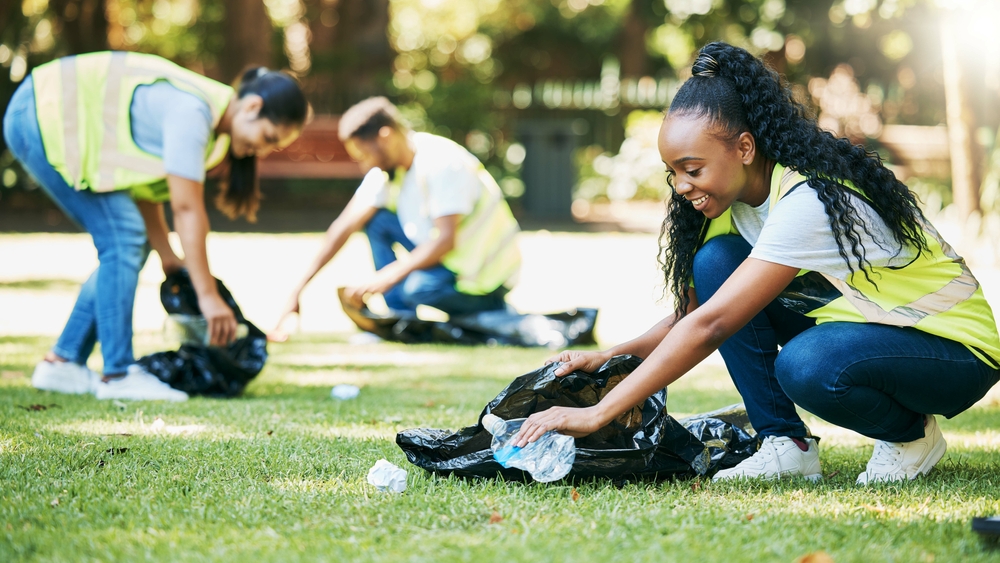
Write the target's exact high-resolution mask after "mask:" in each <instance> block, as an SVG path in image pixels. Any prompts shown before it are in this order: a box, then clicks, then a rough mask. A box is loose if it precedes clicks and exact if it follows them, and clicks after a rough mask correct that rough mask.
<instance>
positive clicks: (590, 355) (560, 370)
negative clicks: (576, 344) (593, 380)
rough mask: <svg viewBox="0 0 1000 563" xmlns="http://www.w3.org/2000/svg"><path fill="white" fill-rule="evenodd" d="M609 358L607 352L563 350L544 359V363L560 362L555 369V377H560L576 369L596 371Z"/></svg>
mask: <svg viewBox="0 0 1000 563" xmlns="http://www.w3.org/2000/svg"><path fill="white" fill-rule="evenodd" d="M610 359H611V355H610V354H608V353H607V352H580V351H577V350H565V351H563V352H562V353H560V354H558V355H556V356H553V357H551V358H549V359H547V360H545V363H546V364H551V363H553V362H562V365H561V366H559V367H557V368H556V371H555V374H556V376H557V377H562V376H564V375H569V374H571V373H573V372H574V371H576V370H580V371H585V372H587V373H593V372H595V371H597V369H598V368H600V367H601V366H603V365H604V362H606V361H608V360H610Z"/></svg>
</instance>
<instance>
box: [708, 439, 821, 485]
mask: <svg viewBox="0 0 1000 563" xmlns="http://www.w3.org/2000/svg"><path fill="white" fill-rule="evenodd" d="M803 441H804V442H805V443H807V444H809V449H808V450H807V451H802V450H801V449H800V448H799V446H798V445H797V444H796V443H795V442H794V441H793V440H792V439H791V438H789V437H787V436H767V437H765V438H764V440H763V441H761V443H760V448H759V449H758V450H757V453H755V454H753V455H752V456H750V457H748V458H747V459H744V460H743V461H742V462H740V464H739V465H737V466H736V467H732V468H730V469H723V470H722V471H719V472H718V473H716V474H715V477H713V478H712V480H713V481H723V480H726V479H756V478H762V479H780V478H782V477H805V478H806V479H808V480H810V481H818V480H820V479H822V478H823V474H822V473H821V472H820V468H819V448H818V447H817V446H816V440H814V439H812V438H803Z"/></svg>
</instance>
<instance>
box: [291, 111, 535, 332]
mask: <svg viewBox="0 0 1000 563" xmlns="http://www.w3.org/2000/svg"><path fill="white" fill-rule="evenodd" d="M338 133H339V136H340V139H341V140H342V141H343V142H344V144H345V146H346V147H347V150H348V152H349V153H350V155H351V157H352V158H354V159H355V160H356V161H358V162H359V163H360V164H361V166H362V168H363V169H366V170H367V173H366V174H365V177H364V180H362V182H361V186H360V187H359V188H358V190H357V192H356V193H355V194H354V196H353V197H352V198H351V201H350V202H349V203H348V204H347V207H346V208H345V209H344V211H343V212H342V213H341V214H340V216H339V217H337V219H336V220H335V221H334V222H333V224H331V225H330V228H329V229H328V230H327V233H326V239H325V241H324V244H323V247H322V248H321V249H320V252H319V253H318V254H317V256H316V258H315V259H314V260H313V263H312V264H311V266H310V267H309V269H308V271H307V272H306V275H305V276H304V277H303V278H302V281H301V282H300V283H299V285H298V286H297V288H296V289H295V291H294V292H293V294H292V297H291V298H290V299H289V301H288V304H287V306H286V308H285V311H284V314H283V315H282V318H284V316H287V315H288V314H290V313H294V312H298V310H299V297H300V295H301V292H302V290H303V289H304V288H305V286H306V284H308V283H309V281H310V280H311V279H312V278H313V277H314V276H315V275H316V274H317V273H318V272H319V270H320V269H322V268H323V266H324V265H326V263H327V262H329V261H330V260H331V259H332V258H333V257H334V256H335V255H336V254H337V252H338V251H339V250H340V249H341V248H342V247H343V245H344V243H345V242H346V241H347V238H348V237H349V236H350V235H351V233H354V232H355V231H359V230H362V229H363V230H364V232H365V234H366V235H367V236H368V240H369V242H370V243H371V249H372V257H373V258H374V261H375V269H376V270H377V271H376V273H375V275H374V277H373V278H371V279H370V280H369V281H368V282H367V283H365V284H362V285H359V286H357V287H351V288H348V290H347V293H346V296H347V298H348V299H349V300H350V301H351V302H352V303H353V304H355V305H356V306H360V305H361V304H363V302H364V301H365V299H366V298H367V297H368V296H369V295H372V294H375V293H379V294H382V295H383V297H384V298H385V302H386V304H387V305H388V307H389V308H390V309H392V310H393V312H394V313H395V314H400V315H408V314H414V313H415V310H416V307H417V305H429V306H431V307H434V308H437V309H440V310H441V311H444V312H445V313H448V314H449V315H465V314H471V313H477V312H481V311H492V310H497V309H503V308H505V306H506V305H505V302H504V296H505V295H506V293H507V292H508V291H509V289H510V286H511V285H512V284H513V283H514V281H515V278H516V276H517V273H518V270H519V268H520V253H519V251H518V248H517V240H516V237H517V233H518V231H519V230H520V229H519V227H518V224H517V221H516V220H515V219H514V216H513V215H512V214H511V211H510V208H509V207H508V206H507V202H506V201H504V198H503V194H502V193H501V191H500V188H499V187H498V186H497V184H496V181H495V180H494V179H493V178H492V177H491V176H490V174H489V173H488V172H487V171H486V169H485V168H484V167H483V165H482V163H480V162H479V160H478V159H477V158H476V157H475V156H473V155H472V154H471V153H470V152H469V151H467V150H465V149H464V148H463V147H461V146H460V145H458V144H457V143H455V142H453V141H451V140H449V139H446V138H444V137H439V136H436V135H431V134H429V133H415V132H412V131H410V130H409V128H408V127H407V126H406V124H405V123H404V121H403V120H402V118H401V116H400V114H399V111H398V110H397V109H396V107H395V106H393V105H392V104H391V103H390V102H389V101H388V100H387V99H386V98H383V97H377V98H369V99H367V100H364V101H362V102H360V103H358V104H357V105H355V106H353V107H351V108H350V109H348V110H347V112H345V113H344V115H343V116H342V117H341V120H340V127H339V132H338ZM397 244H398V245H399V246H402V247H403V248H404V249H406V250H407V254H405V255H404V256H397V255H396V253H395V250H394V246H395V245H397Z"/></svg>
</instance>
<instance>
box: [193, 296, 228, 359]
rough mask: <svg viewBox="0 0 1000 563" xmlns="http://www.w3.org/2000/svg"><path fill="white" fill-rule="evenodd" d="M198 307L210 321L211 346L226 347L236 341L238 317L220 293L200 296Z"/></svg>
mask: <svg viewBox="0 0 1000 563" xmlns="http://www.w3.org/2000/svg"><path fill="white" fill-rule="evenodd" d="M198 307H199V308H201V314H202V315H204V316H205V320H206V321H208V334H209V336H210V340H209V342H208V344H209V346H225V345H227V344H229V343H230V342H232V341H233V340H236V315H235V314H234V313H233V310H232V309H230V308H229V305H227V304H226V302H225V301H223V300H222V297H220V296H219V294H218V293H214V294H209V295H199V296H198Z"/></svg>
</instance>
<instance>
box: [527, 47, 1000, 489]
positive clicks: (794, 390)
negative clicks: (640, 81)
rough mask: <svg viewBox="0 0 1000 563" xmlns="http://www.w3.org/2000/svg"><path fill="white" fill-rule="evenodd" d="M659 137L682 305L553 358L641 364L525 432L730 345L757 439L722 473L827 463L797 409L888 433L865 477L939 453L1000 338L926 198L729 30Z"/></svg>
mask: <svg viewBox="0 0 1000 563" xmlns="http://www.w3.org/2000/svg"><path fill="white" fill-rule="evenodd" d="M659 150H660V155H661V157H662V158H663V161H664V163H665V164H666V165H667V172H668V181H669V182H670V184H671V185H672V186H673V188H674V193H673V194H672V196H671V198H670V201H669V204H668V212H667V218H666V219H665V220H664V223H663V230H662V232H661V237H660V242H661V254H660V261H661V265H662V266H663V272H664V274H665V276H666V279H667V282H668V284H669V285H670V287H671V291H672V293H673V296H674V298H675V299H676V301H677V303H678V308H677V312H676V314H674V315H673V316H671V317H670V318H667V319H665V320H664V321H662V322H660V323H659V324H657V325H656V326H654V327H653V328H652V329H650V330H649V331H647V332H646V333H645V334H643V335H642V336H640V337H638V338H636V339H634V340H632V341H630V342H626V343H625V344H622V345H620V346H616V347H614V348H611V349H610V350H607V351H603V352H563V353H562V354H560V355H558V356H556V357H555V358H553V359H552V360H551V361H560V362H565V363H564V365H562V366H560V367H559V369H558V370H557V374H559V375H562V374H567V373H570V372H571V371H573V370H576V369H581V370H584V371H592V370H594V369H596V368H598V367H599V366H600V365H601V364H603V363H604V362H605V361H607V359H608V358H610V357H611V356H613V355H617V354H635V355H638V356H641V357H643V358H646V360H645V362H643V364H642V365H641V366H640V367H639V368H638V369H637V370H636V371H635V372H634V373H632V375H630V376H629V377H628V378H627V379H625V380H624V381H623V382H622V383H621V384H619V385H618V386H617V387H616V388H615V389H613V390H612V391H611V392H610V393H608V395H607V396H606V397H605V398H604V399H603V400H602V401H601V402H600V403H598V404H597V405H595V406H593V407H589V408H584V409H571V408H560V407H554V408H551V409H549V410H546V411H544V412H540V413H537V414H535V415H532V416H531V417H530V418H529V419H528V421H527V422H526V423H525V424H524V426H523V427H522V430H521V435H520V437H519V438H518V441H519V444H520V445H524V444H526V443H527V442H530V441H533V440H535V439H537V438H538V437H539V436H541V435H542V434H543V433H544V432H546V431H549V430H560V431H563V432H565V433H567V434H571V435H575V436H580V435H586V434H589V433H591V432H594V431H595V430H597V429H598V428H601V427H603V426H604V425H606V424H608V423H609V422H611V421H612V420H614V419H615V418H616V417H617V416H619V415H620V414H621V413H623V412H625V411H626V410H628V409H630V408H631V407H633V406H634V405H636V404H638V403H640V402H642V401H643V400H644V399H645V398H646V397H648V396H649V395H651V394H653V393H654V392H656V391H657V390H658V389H661V388H663V387H664V386H666V385H669V384H670V383H671V382H673V381H674V380H676V379H677V378H679V377H680V376H681V375H683V374H685V373H686V372H688V371H689V370H690V369H691V368H693V367H694V366H695V365H697V364H698V362H700V361H701V360H703V359H704V358H705V357H706V356H708V355H709V354H710V353H711V352H712V351H714V350H716V349H718V350H719V351H720V352H721V354H722V357H723V358H724V359H725V361H726V366H727V367H728V369H729V372H730V374H731V376H732V378H733V381H734V382H735V384H736V388H737V389H738V390H739V392H740V394H741V395H742V397H743V399H744V402H745V404H746V409H747V414H748V415H749V417H750V422H751V423H752V424H753V427H754V429H755V430H756V431H757V434H758V436H759V438H760V447H759V449H758V451H757V453H756V454H755V455H753V456H752V457H750V458H748V459H746V460H744V461H743V462H742V463H740V464H739V465H737V466H736V467H733V468H729V469H725V470H723V471H720V472H719V473H717V474H716V475H715V479H716V480H721V479H731V478H750V477H760V478H779V477H785V476H801V477H805V478H807V479H810V480H816V479H819V478H821V476H822V473H821V471H820V463H819V454H818V450H817V446H816V440H815V439H814V438H812V437H810V436H809V435H808V432H807V430H806V427H805V425H804V424H803V422H802V419H801V418H800V417H799V415H798V413H797V412H796V409H795V405H799V406H801V407H803V408H804V409H806V410H808V411H810V412H812V413H813V414H815V415H816V416H818V417H820V418H822V419H824V420H826V421H828V422H830V423H832V424H836V425H838V426H842V427H844V428H848V429H851V430H854V431H856V432H858V433H860V434H863V435H865V436H868V437H870V438H873V439H875V449H874V452H873V453H872V457H871V459H870V461H869V462H868V465H867V467H866V469H865V470H864V471H863V472H861V474H860V475H859V476H858V478H857V482H858V484H861V485H864V484H868V483H872V482H880V481H883V482H884V481H900V480H905V479H914V478H916V477H917V476H919V475H922V474H926V473H927V472H928V471H930V470H931V468H933V467H934V465H935V464H936V463H937V462H938V461H940V459H941V458H942V456H943V455H944V453H945V449H946V444H945V440H944V437H943V436H942V434H941V430H940V429H939V427H938V425H937V422H936V420H935V418H934V416H933V415H934V414H943V415H944V416H946V417H948V418H950V417H953V416H955V415H957V414H958V413H960V412H962V411H964V410H966V409H967V408H969V407H970V406H972V404H974V403H975V402H976V401H977V400H979V399H980V398H982V397H983V396H984V395H985V394H986V392H987V391H988V390H989V389H990V387H992V386H993V385H994V384H996V382H997V381H998V379H1000V371H998V367H1000V337H998V335H997V327H996V322H995V321H994V318H993V313H992V311H991V310H990V307H989V305H988V304H987V302H986V299H985V298H984V296H983V292H982V290H981V289H980V287H979V283H978V282H977V281H976V279H975V278H974V277H973V276H972V273H971V272H970V271H969V269H968V267H967V266H966V265H965V262H964V261H963V260H962V258H961V257H960V256H958V255H957V254H956V253H955V252H954V251H953V250H952V249H951V247H950V246H948V244H947V243H946V242H944V240H943V239H942V238H941V237H940V235H939V234H938V233H937V232H936V231H935V230H934V228H933V227H932V226H931V224H930V223H929V222H928V221H927V220H926V219H925V218H924V216H923V214H922V213H921V211H920V209H919V208H918V207H917V203H916V200H915V198H914V196H913V194H912V193H911V192H910V191H909V190H908V189H907V188H906V186H905V185H903V184H902V183H901V182H900V181H899V180H897V179H896V177H895V176H894V175H893V173H892V172H891V171H890V170H888V169H887V168H885V167H884V166H883V165H882V162H881V161H880V160H879V158H878V156H877V155H875V154H874V153H869V152H866V151H865V149H864V148H863V147H860V146H852V145H851V144H850V142H848V141H847V140H846V139H842V138H836V137H834V136H833V135H831V134H830V133H827V132H825V131H822V130H820V129H819V127H817V125H816V123H815V122H814V121H812V120H811V119H810V118H808V117H807V115H806V112H805V110H804V108H803V107H802V106H801V105H800V104H798V103H797V102H795V100H794V99H793V98H792V95H791V92H790V91H789V89H788V88H787V87H785V86H784V85H783V84H782V82H781V80H780V78H779V77H778V75H777V74H776V73H774V72H773V71H772V70H770V69H768V68H767V67H766V66H765V65H764V63H763V62H761V61H760V60H759V59H757V58H755V57H754V56H752V55H751V54H750V53H748V52H747V51H745V50H743V49H740V48H737V47H733V46H730V45H726V44H724V43H712V44H710V45H707V46H706V47H704V48H703V49H702V50H701V52H700V53H699V56H698V58H697V60H696V61H695V63H694V66H693V68H692V77H691V78H690V79H689V80H688V81H687V82H685V83H684V85H683V86H682V87H681V88H680V90H679V91H678V93H677V95H676V97H675V98H674V100H673V102H672V103H671V105H670V109H669V111H668V112H667V115H666V117H665V119H664V121H663V125H662V127H661V129H660V136H659ZM779 346H780V347H781V348H780V352H779Z"/></svg>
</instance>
